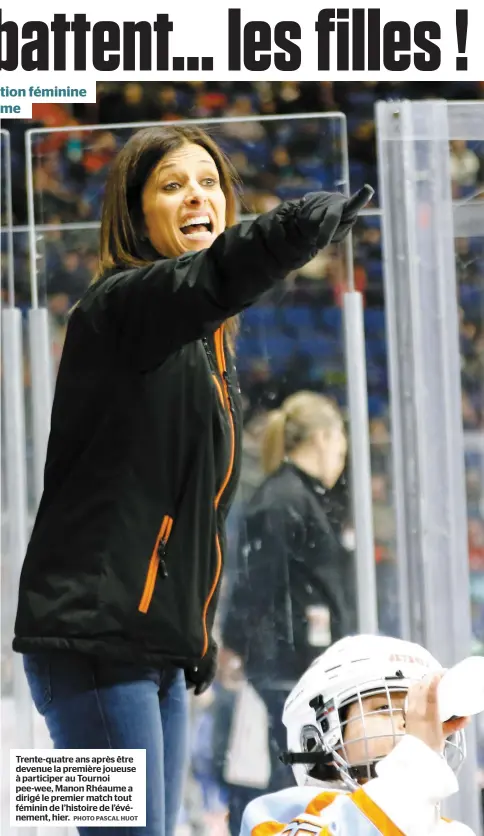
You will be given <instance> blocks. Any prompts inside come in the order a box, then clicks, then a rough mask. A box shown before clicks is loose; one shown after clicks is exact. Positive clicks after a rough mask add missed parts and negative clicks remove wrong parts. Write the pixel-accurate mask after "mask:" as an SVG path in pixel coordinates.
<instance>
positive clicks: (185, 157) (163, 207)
mask: <svg viewBox="0 0 484 836" xmlns="http://www.w3.org/2000/svg"><path fill="white" fill-rule="evenodd" d="M142 207H143V215H144V220H145V226H146V232H147V234H148V237H149V239H150V241H151V243H152V245H153V247H154V248H155V250H156V251H157V252H158V253H160V255H163V256H165V257H167V258H173V257H174V256H178V255H181V254H182V253H185V252H192V251H194V250H203V249H205V248H206V247H209V246H210V244H211V243H212V242H213V241H214V240H215V238H216V237H217V236H218V235H220V233H221V232H223V231H224V229H225V195H224V193H223V191H222V187H221V185H220V177H219V173H218V171H217V166H216V165H215V162H214V160H213V158H212V157H211V156H210V154H209V153H208V151H205V149H204V148H202V147H201V146H200V145H194V144H193V143H186V144H185V145H182V146H181V148H178V150H176V151H172V152H171V153H170V154H166V155H165V156H164V157H163V159H162V160H160V162H159V164H158V165H157V166H156V168H155V169H154V170H153V171H152V172H151V174H150V176H149V178H148V180H147V182H146V185H145V187H144V189H143V193H142Z"/></svg>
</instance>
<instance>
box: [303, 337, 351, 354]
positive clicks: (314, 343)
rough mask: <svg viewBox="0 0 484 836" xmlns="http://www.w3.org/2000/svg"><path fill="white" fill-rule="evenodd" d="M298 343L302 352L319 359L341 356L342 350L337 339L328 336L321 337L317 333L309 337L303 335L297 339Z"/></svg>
mask: <svg viewBox="0 0 484 836" xmlns="http://www.w3.org/2000/svg"><path fill="white" fill-rule="evenodd" d="M298 345H299V347H300V349H301V351H302V352H304V353H305V354H309V355H310V356H311V357H313V358H314V359H319V360H320V359H327V360H332V359H334V360H337V359H338V358H340V357H341V354H342V351H343V349H342V346H341V344H340V342H339V341H338V340H333V339H331V338H330V337H323V336H321V335H319V334H313V335H312V336H311V337H303V338H302V339H300V340H298Z"/></svg>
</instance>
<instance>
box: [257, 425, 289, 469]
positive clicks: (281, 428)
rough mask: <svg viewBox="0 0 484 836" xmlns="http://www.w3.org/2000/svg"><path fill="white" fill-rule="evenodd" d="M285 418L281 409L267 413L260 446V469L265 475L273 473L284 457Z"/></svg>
mask: <svg viewBox="0 0 484 836" xmlns="http://www.w3.org/2000/svg"><path fill="white" fill-rule="evenodd" d="M285 426H286V416H285V414H284V412H283V411H282V409H274V410H273V411H272V412H270V413H269V416H268V419H267V424H266V427H265V430H264V435H263V438H262V446H261V462H262V469H263V471H264V473H265V474H266V475H269V474H270V473H273V472H274V471H275V470H277V468H278V467H279V466H280V464H281V463H282V461H283V459H284V456H285V453H286V451H285V439H284V435H285Z"/></svg>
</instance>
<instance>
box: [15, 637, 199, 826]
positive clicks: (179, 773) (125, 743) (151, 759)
mask: <svg viewBox="0 0 484 836" xmlns="http://www.w3.org/2000/svg"><path fill="white" fill-rule="evenodd" d="M24 669H25V673H26V675H27V680H28V683H29V686H30V691H31V694H32V699H33V701H34V703H35V706H36V708H37V710H38V711H39V713H40V714H41V715H42V716H43V717H44V719H45V721H46V724H47V728H48V730H49V734H50V737H51V739H52V742H53V744H54V748H55V749H146V827H119V828H117V827H109V828H108V830H109V836H115V834H119V836H128V835H129V836H141V834H143V836H174V833H175V827H176V822H177V817H178V811H179V809H180V806H181V803H182V792H183V784H184V779H185V767H186V764H187V760H188V740H187V738H188V734H187V730H188V697H187V691H186V685H185V676H184V673H183V671H180V670H178V669H175V668H173V667H166V668H165V669H163V670H158V669H155V668H151V667H149V666H147V665H142V664H140V665H137V664H128V663H120V662H111V661H107V660H105V659H97V658H95V657H91V656H87V655H84V654H81V653H74V652H70V651H52V652H38V653H29V654H25V655H24ZM78 830H79V833H80V834H86V836H88V835H90V836H94V834H98V836H106V834H107V831H106V828H104V827H79V828H78Z"/></svg>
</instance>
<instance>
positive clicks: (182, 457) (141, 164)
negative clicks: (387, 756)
mask: <svg viewBox="0 0 484 836" xmlns="http://www.w3.org/2000/svg"><path fill="white" fill-rule="evenodd" d="M235 203H236V201H235V192H234V177H233V175H232V172H231V169H230V166H229V164H228V162H227V161H226V160H225V158H224V157H223V155H222V153H221V151H220V150H219V148H218V147H217V145H216V144H215V143H214V142H213V140H211V139H210V138H209V137H208V136H207V135H206V134H205V133H203V132H202V131H201V130H200V129H198V128H197V127H176V126H174V127H168V128H167V127H161V126H160V127H156V128H150V129H147V130H143V131H140V132H139V133H137V134H135V135H134V136H133V137H132V138H131V139H130V140H129V141H128V143H127V144H126V146H125V147H124V148H123V150H122V151H121V152H120V154H119V156H118V157H117V158H116V160H115V162H114V164H113V167H112V170H111V173H110V177H109V179H108V183H107V186H106V192H105V197H104V207H103V216H102V225H101V242H100V273H99V277H98V279H97V281H95V282H94V283H93V284H92V286H91V287H90V288H89V289H88V291H87V293H86V294H85V295H84V297H83V298H82V299H81V300H80V302H79V304H78V305H77V306H76V308H75V309H74V311H73V313H72V316H71V318H70V322H69V326H68V330H67V336H66V341H65V346H64V351H63V356H62V361H61V364H60V368H59V374H58V379H57V386H56V392H55V398H54V405H53V411H52V423H51V433H50V439H49V445H48V451H47V462H46V468H45V483H44V493H43V496H42V500H41V503H40V507H39V510H38V514H37V518H36V522H35V526H34V529H33V532H32V536H31V540H30V543H29V546H28V551H27V555H26V558H25V562H24V566H23V570H22V574H21V580H20V593H19V604H18V612H17V619H16V626H15V639H14V643H13V647H14V650H16V651H19V652H21V653H23V654H24V659H25V669H26V673H27V677H28V680H29V683H30V687H31V691H32V695H33V699H34V701H35V703H36V706H37V708H38V710H39V711H40V712H41V713H42V714H43V715H44V717H45V719H46V722H47V726H48V728H49V731H50V735H51V737H52V740H53V743H54V746H55V747H58V748H59V747H62V748H97V747H101V748H104V747H113V748H140V749H146V757H147V811H146V828H143V833H144V834H146V836H151V834H153V836H154V834H156V836H169V835H170V834H172V833H173V830H174V827H175V820H176V815H177V810H178V808H179V805H180V794H181V789H182V779H183V767H184V763H185V750H186V747H185V736H186V735H185V730H186V725H187V713H186V696H185V693H184V690H185V684H184V683H185V678H186V680H187V682H188V683H189V684H191V685H193V686H194V687H195V693H200V692H201V691H202V690H203V689H204V688H206V687H207V686H208V685H209V684H210V682H211V680H212V678H213V675H214V671H215V665H216V647H215V644H214V642H213V640H212V638H211V630H212V624H213V620H214V613H215V608H216V604H217V597H218V588H219V584H220V576H221V572H222V565H223V555H224V549H225V545H224V521H225V517H226V514H227V511H228V509H229V507H230V503H231V501H232V498H233V495H234V491H235V488H236V485H237V479H238V472H239V461H240V440H239V439H240V400H239V393H238V388H237V383H236V377H235V370H234V362H233V341H234V332H235V324H234V319H233V317H234V316H236V315H237V314H238V313H239V311H241V310H242V309H243V308H244V307H246V306H248V305H250V304H252V303H253V302H255V301H256V300H257V299H258V298H259V296H260V295H261V294H262V293H264V292H265V291H266V290H267V289H268V288H270V287H272V286H273V285H274V284H275V283H276V282H278V281H282V280H283V279H284V277H285V276H286V274H287V273H288V272H289V271H290V270H292V269H294V268H296V267H298V266H300V265H301V264H304V263H305V262H306V261H308V260H309V258H311V257H312V255H313V254H314V253H315V252H316V251H317V250H318V248H321V247H324V246H326V245H327V244H329V243H330V241H333V242H334V241H338V240H342V239H343V238H344V237H345V236H346V235H347V234H348V232H349V230H350V229H351V227H352V225H353V224H354V222H355V220H356V212H355V211H354V209H353V208H352V206H350V207H349V209H348V201H347V200H345V198H343V197H342V196H341V195H332V194H327V193H320V194H314V195H309V196H308V197H307V198H306V199H304V200H302V201H295V202H292V203H286V204H282V205H281V206H280V207H278V209H277V210H275V211H273V212H271V213H269V214H267V215H265V216H262V217H260V218H259V219H258V220H256V221H254V222H253V223H245V224H241V225H237V226H234V220H235ZM94 830H95V828H92V829H91V831H94ZM91 831H90V832H91ZM123 832H124V831H123ZM137 832H138V830H137V829H136V828H135V829H133V833H137Z"/></svg>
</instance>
